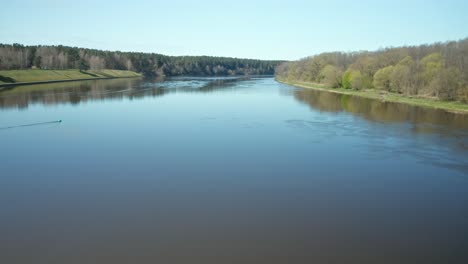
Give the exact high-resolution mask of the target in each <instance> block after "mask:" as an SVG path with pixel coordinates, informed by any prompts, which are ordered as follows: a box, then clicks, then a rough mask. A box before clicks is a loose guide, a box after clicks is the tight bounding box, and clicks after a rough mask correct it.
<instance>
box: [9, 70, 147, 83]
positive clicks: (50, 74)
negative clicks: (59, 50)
mask: <svg viewBox="0 0 468 264" xmlns="http://www.w3.org/2000/svg"><path fill="white" fill-rule="evenodd" d="M0 76H2V77H3V78H2V79H5V78H11V79H13V80H14V81H15V82H17V83H28V82H45V81H60V80H80V79H91V78H128V77H140V76H141V74H139V73H136V72H132V71H123V70H89V71H85V72H80V71H79V70H78V69H71V70H39V69H34V70H12V71H0ZM2 83H6V82H4V81H0V84H2Z"/></svg>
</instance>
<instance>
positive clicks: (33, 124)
mask: <svg viewBox="0 0 468 264" xmlns="http://www.w3.org/2000/svg"><path fill="white" fill-rule="evenodd" d="M55 123H62V120H56V121H49V122H41V123H32V124H26V125H18V126H9V127H0V129H10V128H17V127H28V126H39V125H45V124H55Z"/></svg>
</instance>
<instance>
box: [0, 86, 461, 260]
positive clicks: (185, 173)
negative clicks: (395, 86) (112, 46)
mask: <svg viewBox="0 0 468 264" xmlns="http://www.w3.org/2000/svg"><path fill="white" fill-rule="evenodd" d="M59 119H61V120H63V122H62V123H53V124H44V125H38V126H30V127H16V128H9V129H0V136H2V139H3V140H2V144H1V150H2V151H1V152H0V166H1V170H0V263H465V262H468V253H467V250H466V249H467V248H468V117H467V116H466V115H455V114H450V113H446V112H443V111H437V110H428V109H423V108H418V107H412V106H408V105H402V104H393V103H383V102H380V101H375V100H368V99H362V98H358V97H351V96H344V95H337V94H330V93H324V92H317V91H314V90H303V89H299V88H294V87H290V86H286V85H282V84H278V83H276V82H275V81H274V80H273V79H272V78H250V79H248V78H247V79H236V78H228V79H223V78H220V79H213V78H178V79H172V80H167V81H165V82H153V81H144V80H137V79H124V80H100V81H85V82H74V83H61V84H53V85H42V86H24V87H17V88H14V89H10V90H5V91H2V92H0V127H11V126H15V125H23V124H29V123H37V122H44V121H52V120H59Z"/></svg>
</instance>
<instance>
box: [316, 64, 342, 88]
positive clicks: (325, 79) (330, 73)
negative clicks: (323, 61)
mask: <svg viewBox="0 0 468 264" xmlns="http://www.w3.org/2000/svg"><path fill="white" fill-rule="evenodd" d="M342 78H343V71H341V70H340V69H339V68H338V67H335V66H333V65H330V64H328V65H327V66H325V67H324V68H323V69H322V71H321V72H320V82H322V83H324V84H326V85H327V86H329V87H332V88H338V87H341V82H342Z"/></svg>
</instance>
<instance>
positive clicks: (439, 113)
mask: <svg viewBox="0 0 468 264" xmlns="http://www.w3.org/2000/svg"><path fill="white" fill-rule="evenodd" d="M293 93H294V98H296V99H297V100H298V101H299V102H302V103H305V104H307V105H309V106H310V107H311V108H313V109H316V110H319V111H327V112H341V111H346V112H351V113H353V114H357V115H360V116H362V117H363V118H365V119H367V120H371V121H378V122H384V123H411V124H415V126H414V127H413V128H414V129H415V130H416V131H417V132H420V133H426V132H428V133H429V132H435V131H434V130H437V131H444V130H445V131H446V130H451V129H454V128H455V129H468V115H463V114H454V113H449V112H446V111H443V110H437V109H428V108H422V107H415V106H411V105H408V104H400V103H392V102H383V101H379V100H373V99H367V98H362V97H358V96H351V95H344V94H336V93H329V92H322V91H317V90H312V89H295V90H294V91H293Z"/></svg>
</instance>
